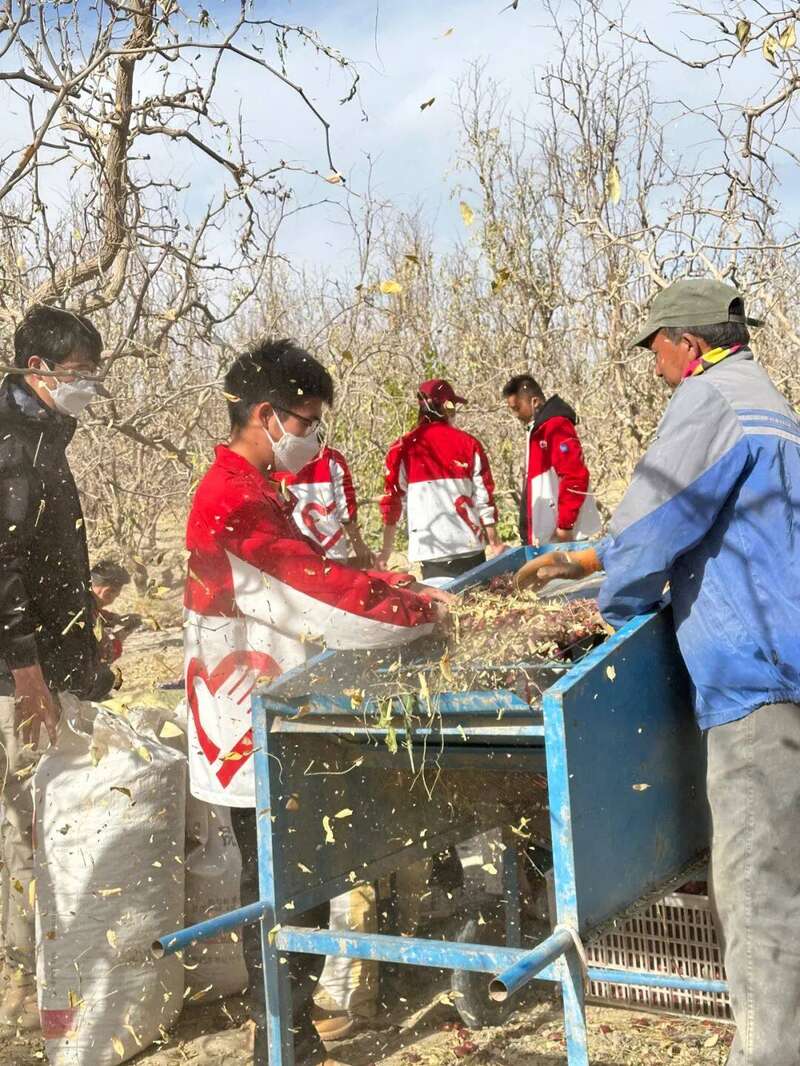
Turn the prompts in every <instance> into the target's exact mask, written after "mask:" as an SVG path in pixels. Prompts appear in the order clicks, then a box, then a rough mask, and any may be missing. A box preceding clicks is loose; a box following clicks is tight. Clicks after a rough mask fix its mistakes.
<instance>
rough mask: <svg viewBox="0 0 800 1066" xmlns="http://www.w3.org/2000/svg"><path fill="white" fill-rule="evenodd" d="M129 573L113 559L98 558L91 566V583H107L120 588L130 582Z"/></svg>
mask: <svg viewBox="0 0 800 1066" xmlns="http://www.w3.org/2000/svg"><path fill="white" fill-rule="evenodd" d="M130 579H131V575H130V574H129V573H128V571H127V570H126V569H125V567H124V566H121V565H120V564H119V563H115V562H114V560H113V559H99V560H98V561H97V562H96V563H95V564H94V566H93V567H92V584H93V585H109V586H110V587H111V588H119V589H121V588H122V587H123V585H127V584H128V583H129V582H130Z"/></svg>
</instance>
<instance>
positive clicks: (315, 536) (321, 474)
mask: <svg viewBox="0 0 800 1066" xmlns="http://www.w3.org/2000/svg"><path fill="white" fill-rule="evenodd" d="M275 476H276V477H279V478H280V479H281V480H282V481H283V482H284V484H285V485H286V487H287V490H288V491H289V492H291V495H292V496H293V497H294V500H295V503H294V508H293V510H292V516H293V518H294V521H295V524H296V526H297V528H298V529H299V530H300V532H301V533H302V534H303V536H305V537H310V538H311V540H312V542H313V543H314V544H316V545H317V546H318V547H319V548H321V549H322V551H323V552H324V553H325V555H326V557H327V558H328V559H338V560H340V562H350V563H351V564H354V565H355V566H364V567H369V566H371V565H372V563H373V558H372V552H371V551H370V550H369V548H368V547H367V545H366V544H365V543H364V540H363V538H362V536H361V530H360V529H359V528H358V504H357V502H356V490H355V485H354V484H353V475H352V474H351V473H350V467H349V466H348V465H347V460H346V459H345V457H344V456H343V455H342V453H341V452H339V451H337V450H336V449H335V448H329V447H328V445H327V444H326V445H323V446H322V448H321V449H320V452H319V455H316V456H315V457H314V458H313V459H312V460H311V462H310V463H306V465H305V466H304V467H303V469H302V470H301V471H300V472H299V473H297V474H290V473H289V472H288V471H280V472H276V475H275ZM287 498H288V497H287Z"/></svg>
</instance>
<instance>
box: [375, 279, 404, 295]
mask: <svg viewBox="0 0 800 1066" xmlns="http://www.w3.org/2000/svg"><path fill="white" fill-rule="evenodd" d="M378 288H379V289H380V290H381V292H382V293H385V294H386V295H387V296H396V295H397V293H398V292H402V291H403V286H402V285H401V284H400V282H399V281H395V280H394V278H388V279H387V280H386V281H382V282H381V283H380V285H379V286H378Z"/></svg>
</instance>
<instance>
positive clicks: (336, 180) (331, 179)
mask: <svg viewBox="0 0 800 1066" xmlns="http://www.w3.org/2000/svg"><path fill="white" fill-rule="evenodd" d="M325 180H326V181H327V182H328V184H329V185H341V184H342V182H343V181H344V178H343V177H342V175H341V174H340V173H339V172H338V171H337V170H334V172H333V173H332V174H329V175H328V176H327V178H326V179H325Z"/></svg>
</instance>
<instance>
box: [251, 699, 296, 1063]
mask: <svg viewBox="0 0 800 1066" xmlns="http://www.w3.org/2000/svg"><path fill="white" fill-rule="evenodd" d="M253 741H254V750H253V759H254V769H255V778H256V814H257V817H256V824H257V827H258V883H259V892H260V895H261V902H262V903H263V904H264V905H265V910H264V916H263V918H262V919H261V954H262V957H263V960H264V995H265V999H266V1005H267V1019H266V1020H267V1048H268V1057H267V1058H266V1059H265V1060H264V1061H262V1062H259V1061H258V1059H259V1056H258V1050H256V1054H255V1055H254V1057H253V1063H254V1066H295V1058H294V1034H293V1032H292V1025H293V1023H294V1017H293V1014H292V986H291V977H290V970H289V960H288V958H286V957H285V956H281V954H280V952H279V951H278V947H277V944H275V943H274V939H275V933H273V930H276V931H277V929H276V927H277V923H278V906H277V900H278V889H279V886H278V885H276V877H277V876H279V871H278V870H276V868H275V864H274V862H273V853H272V825H271V818H270V815H271V810H272V800H273V796H274V794H275V782H274V780H273V769H272V760H271V759H270V757H269V726H268V722H267V716H266V715H265V714H264V713H263V710H262V707H261V705H260V701H259V700H258V699H257V698H256V699H255V700H254V701H253ZM270 941H273V943H270Z"/></svg>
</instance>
